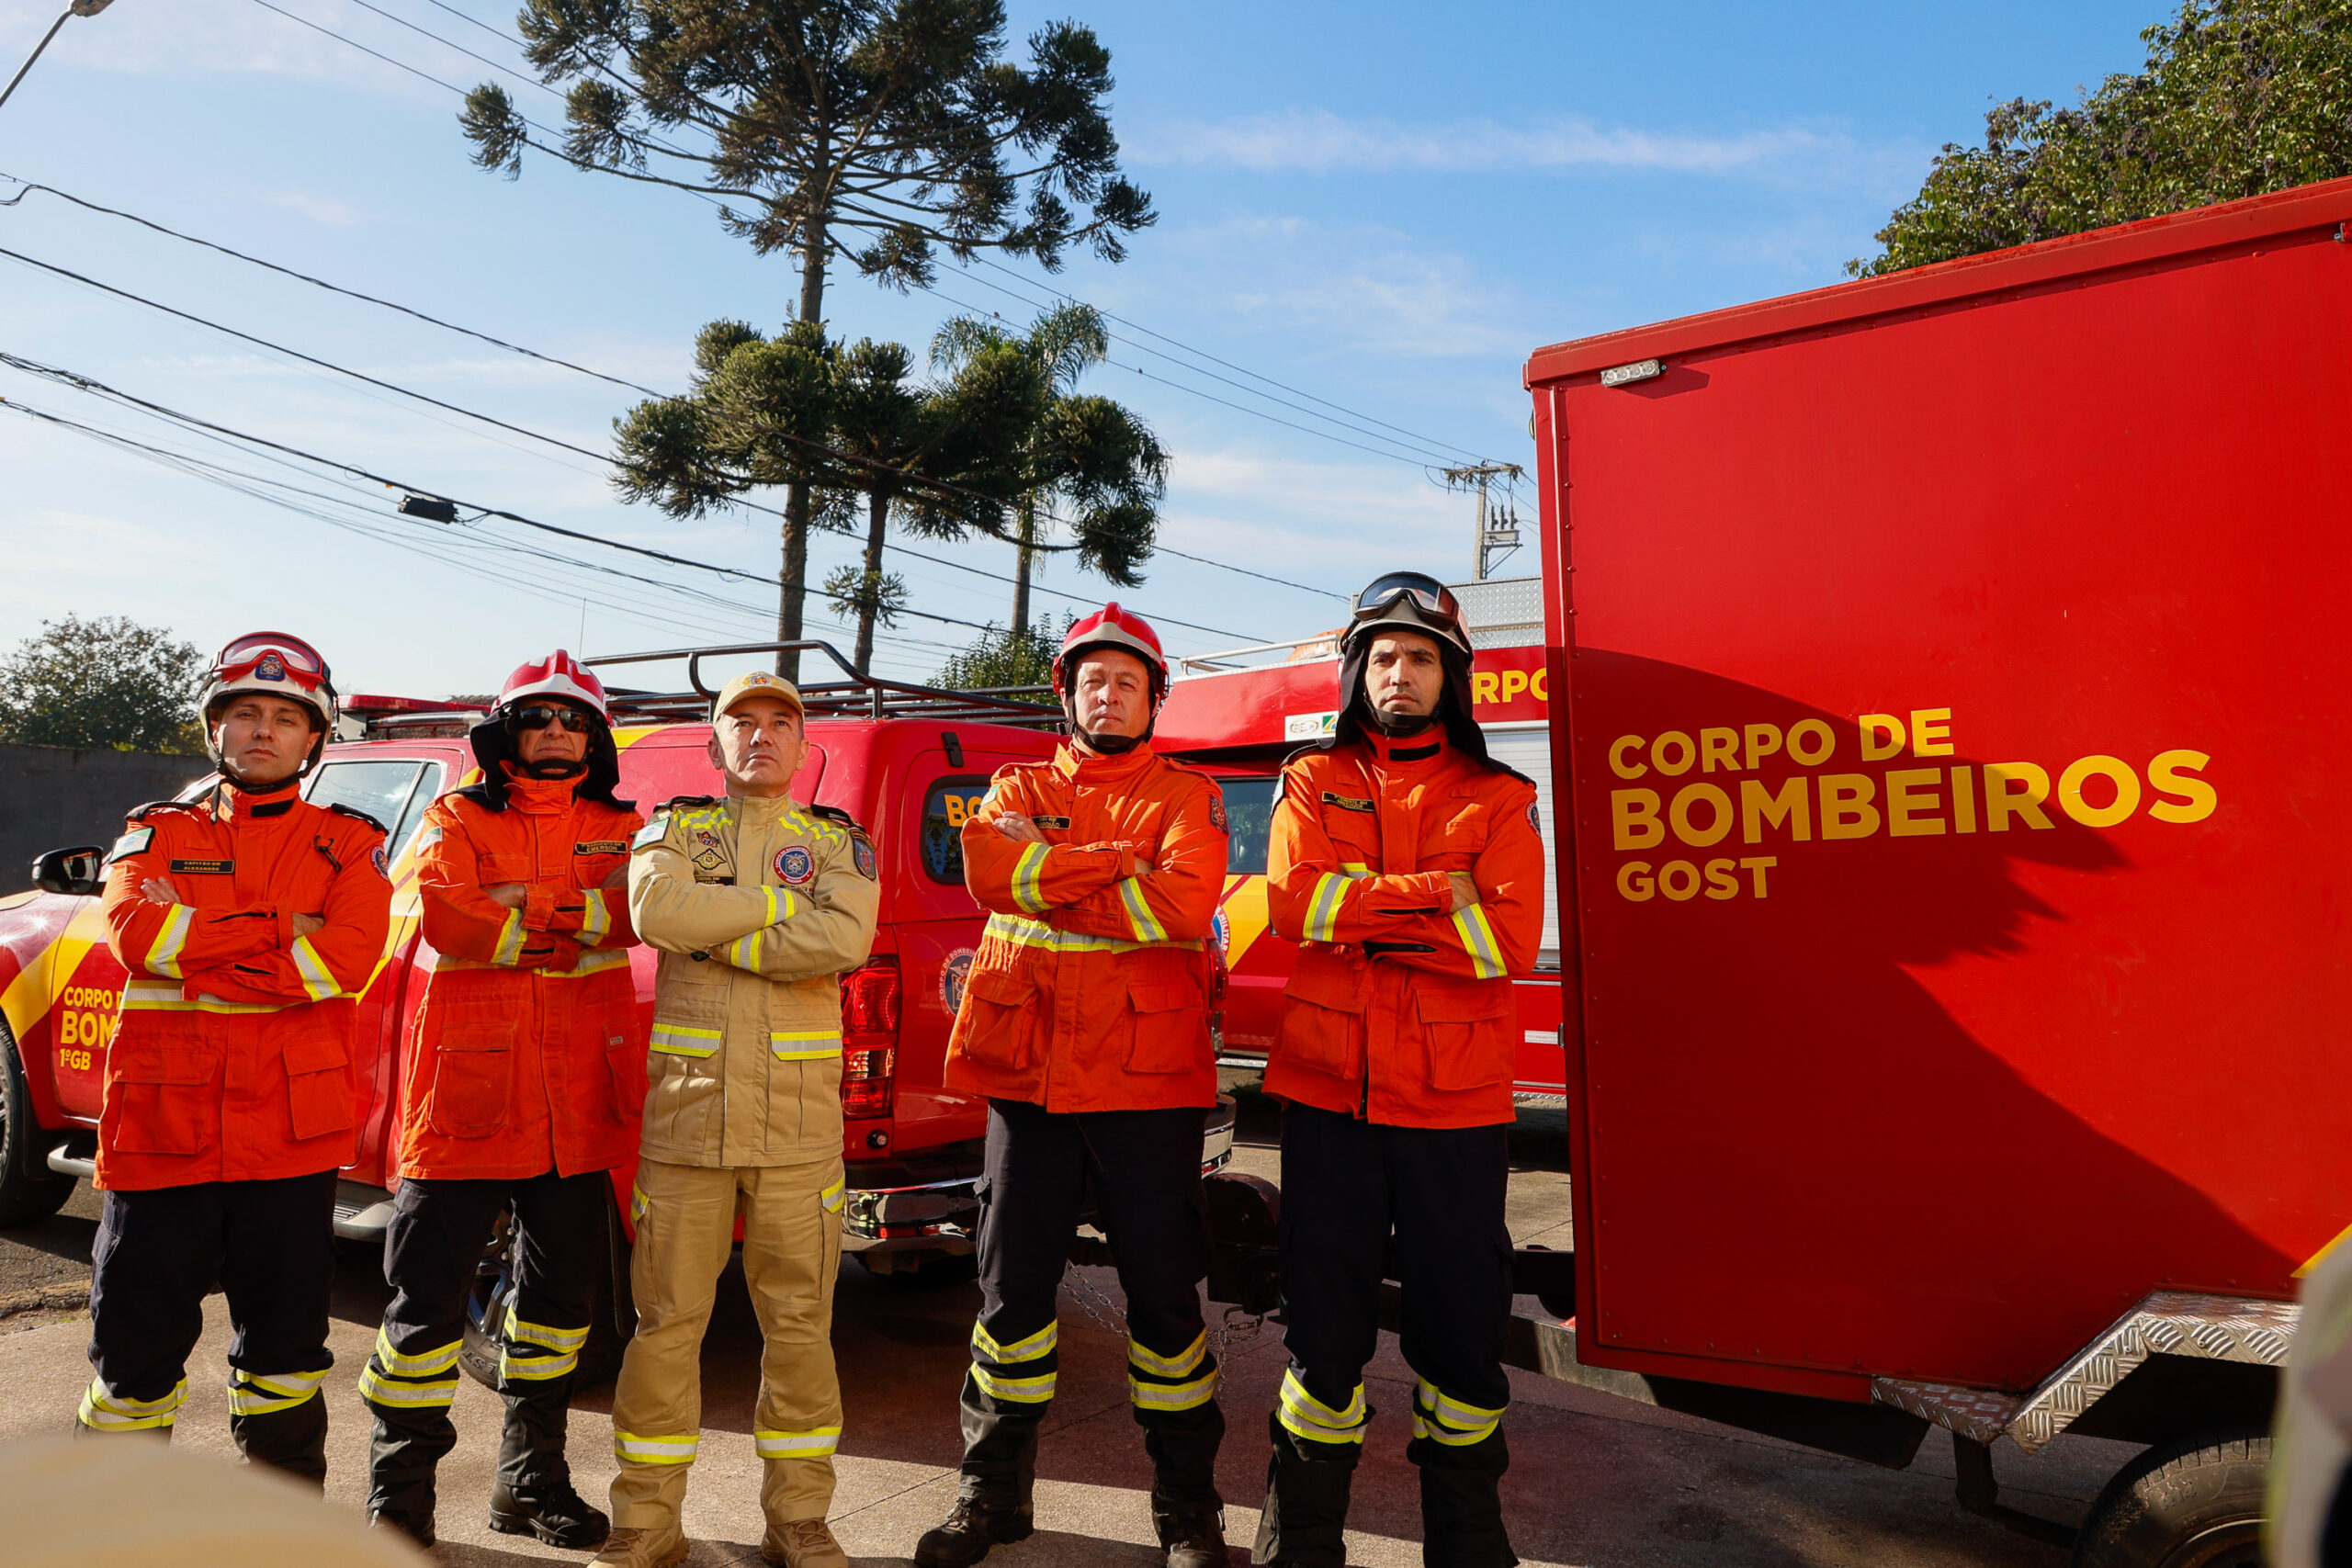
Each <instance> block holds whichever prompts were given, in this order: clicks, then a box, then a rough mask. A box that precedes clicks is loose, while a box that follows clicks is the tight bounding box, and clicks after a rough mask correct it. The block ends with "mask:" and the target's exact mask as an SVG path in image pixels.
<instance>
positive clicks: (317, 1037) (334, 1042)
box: [282, 1029, 351, 1073]
mask: <svg viewBox="0 0 2352 1568" xmlns="http://www.w3.org/2000/svg"><path fill="white" fill-rule="evenodd" d="M282 1049H283V1050H284V1052H285V1053H286V1070H287V1071H288V1072H289V1073H323V1072H328V1071H330V1070H332V1069H334V1068H336V1067H340V1066H343V1065H344V1064H345V1063H346V1062H348V1061H350V1060H351V1058H350V1056H349V1055H347V1054H346V1053H345V1051H344V1048H343V1031H342V1030H340V1029H322V1030H321V1031H319V1032H317V1033H315V1034H311V1033H304V1034H297V1035H295V1036H293V1037H292V1038H291V1039H289V1040H288V1041H287V1042H286V1043H285V1045H284V1046H283V1047H282Z"/></svg>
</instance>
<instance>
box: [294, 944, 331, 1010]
mask: <svg viewBox="0 0 2352 1568" xmlns="http://www.w3.org/2000/svg"><path fill="white" fill-rule="evenodd" d="M288 956H289V957H291V958H292V959H293V960H294V968H295V970H296V971H297V972H298V973H299V974H300V976H302V989H304V990H305V991H308V992H309V993H310V994H311V1000H312V1001H314V1002H322V1001H325V1000H327V999H328V998H330V997H339V996H341V995H343V986H342V984H341V982H339V981H337V980H336V979H335V977H334V971H333V970H331V969H329V968H328V967H327V964H326V960H325V959H323V958H321V957H320V956H319V950H318V949H317V948H315V947H312V946H311V939H310V938H309V937H306V936H298V937H296V938H295V939H294V945H293V947H292V948H291V949H290V950H288Z"/></svg>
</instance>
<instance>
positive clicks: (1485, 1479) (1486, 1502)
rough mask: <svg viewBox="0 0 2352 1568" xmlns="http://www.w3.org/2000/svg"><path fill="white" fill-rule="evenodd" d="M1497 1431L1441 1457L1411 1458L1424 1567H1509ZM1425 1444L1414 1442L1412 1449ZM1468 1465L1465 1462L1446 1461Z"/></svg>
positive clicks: (1504, 1457)
mask: <svg viewBox="0 0 2352 1568" xmlns="http://www.w3.org/2000/svg"><path fill="white" fill-rule="evenodd" d="M1502 1443H1503V1438H1502V1434H1501V1433H1500V1432H1497V1433H1496V1434H1495V1435H1494V1436H1493V1437H1491V1438H1487V1440H1486V1441H1485V1442H1482V1443H1478V1444H1476V1445H1474V1446H1473V1447H1470V1448H1466V1449H1457V1450H1450V1451H1448V1452H1447V1453H1445V1454H1444V1455H1443V1456H1442V1458H1439V1457H1437V1456H1431V1457H1430V1458H1423V1457H1422V1456H1421V1455H1419V1454H1418V1453H1411V1452H1410V1450H1408V1454H1409V1457H1411V1458H1412V1459H1413V1460H1414V1461H1415V1462H1416V1463H1418V1464H1419V1466H1420V1469H1421V1562H1423V1563H1424V1564H1425V1565H1426V1568H1513V1565H1514V1564H1515V1563H1517V1562H1519V1556H1518V1554H1517V1553H1516V1552H1514V1551H1511V1549H1510V1532H1509V1531H1508V1530H1506V1529H1504V1528H1503V1503H1502V1490H1501V1489H1502V1479H1503V1470H1504V1467H1505V1466H1507V1465H1508V1464H1509V1463H1510V1455H1509V1454H1508V1453H1507V1452H1506V1451H1505V1450H1504V1449H1503V1446H1502ZM1422 1446H1423V1445H1422V1444H1420V1443H1419V1442H1416V1443H1414V1444H1413V1445H1412V1448H1413V1449H1419V1448H1421V1447H1422ZM1447 1461H1466V1462H1447Z"/></svg>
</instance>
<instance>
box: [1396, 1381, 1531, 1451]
mask: <svg viewBox="0 0 2352 1568" xmlns="http://www.w3.org/2000/svg"><path fill="white" fill-rule="evenodd" d="M1504 1408H1508V1406H1505V1407H1504ZM1502 1418H1503V1411H1502V1409H1495V1410H1489V1409H1487V1407H1486V1406H1484V1405H1480V1404H1464V1403H1463V1402H1462V1401H1461V1400H1458V1399H1451V1398H1448V1397H1447V1396H1446V1395H1445V1394H1443V1393H1440V1392H1439V1391H1438V1388H1437V1385H1436V1384H1434V1383H1432V1382H1430V1381H1429V1380H1428V1379H1427V1378H1422V1379H1419V1380H1418V1381H1417V1382H1416V1384H1415V1386H1414V1390H1413V1436H1415V1437H1416V1438H1433V1439H1435V1440H1436V1441H1438V1442H1441V1443H1443V1444H1445V1445H1446V1446H1447V1447H1448V1448H1457V1449H1459V1448H1467V1447H1468V1446H1469V1445H1471V1444H1472V1443H1483V1442H1485V1441H1486V1440H1487V1438H1491V1437H1493V1436H1494V1435H1495V1428H1496V1427H1498V1426H1500V1425H1501V1424H1502Z"/></svg>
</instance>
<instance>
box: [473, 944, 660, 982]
mask: <svg viewBox="0 0 2352 1568" xmlns="http://www.w3.org/2000/svg"><path fill="white" fill-rule="evenodd" d="M627 964H628V952H627V950H626V949H622V948H593V947H592V948H590V949H588V950H587V951H586V952H584V953H582V954H581V955H580V962H579V963H577V964H573V965H572V966H571V968H569V969H534V970H532V971H531V973H532V974H534V975H538V976H545V977H546V978H548V979H550V980H577V979H579V978H580V977H581V976H583V975H600V974H602V973H604V972H605V970H607V969H619V968H623V967H626V966H627ZM438 967H439V965H437V964H436V965H435V968H438Z"/></svg>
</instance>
